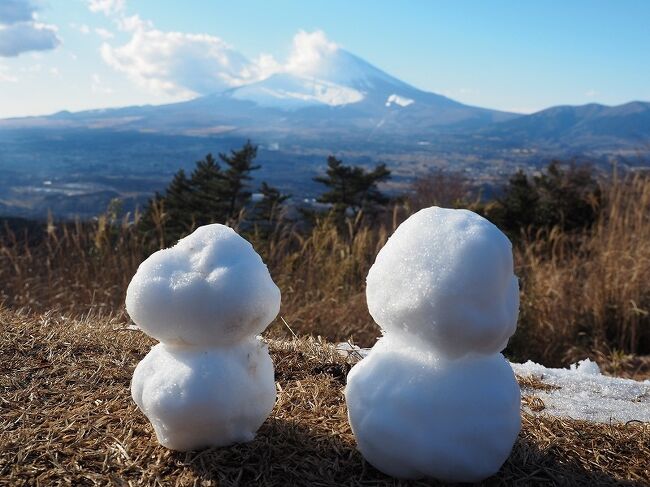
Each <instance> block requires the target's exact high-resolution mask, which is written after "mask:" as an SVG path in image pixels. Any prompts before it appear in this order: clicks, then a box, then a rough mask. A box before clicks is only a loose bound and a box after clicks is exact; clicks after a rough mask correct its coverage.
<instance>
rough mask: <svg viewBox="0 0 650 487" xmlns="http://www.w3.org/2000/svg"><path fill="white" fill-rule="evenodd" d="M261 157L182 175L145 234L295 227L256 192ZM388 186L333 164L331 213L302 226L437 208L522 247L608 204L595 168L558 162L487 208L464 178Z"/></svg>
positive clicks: (577, 225) (246, 154)
mask: <svg viewBox="0 0 650 487" xmlns="http://www.w3.org/2000/svg"><path fill="white" fill-rule="evenodd" d="M256 157H257V146H255V145H253V144H252V143H251V142H250V141H248V142H246V143H245V144H244V145H243V147H241V148H240V149H238V150H232V151H230V153H228V154H226V153H220V154H218V157H217V158H214V157H213V155H212V154H208V155H206V157H205V158H204V159H202V160H200V161H198V162H197V163H196V165H195V167H194V169H193V171H192V172H191V173H190V174H187V173H186V172H185V171H184V170H182V169H181V170H179V171H178V172H177V173H176V174H175V175H174V177H173V178H172V180H171V182H170V183H169V185H168V186H167V188H166V189H165V190H164V191H163V192H161V193H156V194H155V196H154V197H152V198H151V199H150V200H149V202H148V203H147V205H146V207H145V209H144V212H143V217H142V218H141V220H140V223H139V225H140V228H141V229H142V230H143V231H144V232H147V233H150V234H152V235H155V236H156V237H157V238H158V239H159V240H160V244H161V245H169V244H171V243H173V242H174V241H176V240H178V239H179V238H181V237H183V236H184V235H187V234H189V233H191V232H192V230H193V229H195V228H197V227H199V226H201V225H206V224H209V223H225V224H231V225H233V224H236V225H237V226H238V227H239V228H240V229H241V230H242V231H244V232H246V231H255V232H257V233H258V234H261V235H262V236H264V235H265V234H268V233H269V232H271V231H272V229H273V228H274V227H276V226H277V225H278V224H279V223H283V222H286V221H287V220H289V217H287V215H286V212H285V211H284V210H285V205H286V202H287V200H288V199H289V198H290V195H289V194H284V193H282V192H281V191H280V190H279V189H278V188H275V187H273V186H271V185H269V184H268V183H267V182H264V181H263V182H261V184H260V185H259V186H258V187H257V188H253V186H252V180H253V178H252V175H251V174H252V173H253V171H256V170H257V169H259V168H260V165H259V164H256V163H255V160H256ZM390 178H391V171H390V169H388V168H387V167H386V165H385V164H379V165H377V166H375V167H374V168H372V169H366V168H364V167H361V166H354V165H346V164H344V163H343V161H342V160H340V159H337V158H336V157H334V156H329V157H328V158H327V167H326V170H325V173H324V174H321V175H318V176H316V177H315V178H314V181H315V182H317V183H319V184H321V185H322V186H323V192H322V193H321V194H320V195H319V196H318V198H317V202H319V203H322V204H323V205H324V207H325V208H326V210H318V209H314V208H305V207H303V208H301V209H300V216H299V218H300V220H301V222H302V223H305V222H307V223H308V222H310V221H313V220H314V219H315V218H317V217H319V216H320V215H323V214H327V216H328V217H330V218H333V219H335V221H336V222H337V223H339V224H341V225H344V224H345V223H346V222H347V221H349V220H354V221H357V222H358V221H359V220H361V221H362V223H363V224H373V223H375V222H377V221H378V219H380V218H382V217H383V216H385V214H386V212H387V209H388V208H390V207H391V206H393V205H395V204H401V205H402V206H406V207H407V209H408V211H415V210H417V209H419V208H424V207H427V206H432V205H440V206H447V207H458V208H461V207H464V208H471V209H472V210H474V211H476V212H478V213H480V214H483V215H484V216H486V217H487V218H488V219H490V220H491V221H492V222H493V223H495V224H496V225H497V226H499V227H500V228H501V229H502V230H504V231H505V232H506V233H508V234H509V236H510V237H511V238H512V239H514V240H516V239H517V238H519V237H520V236H521V235H522V234H523V233H526V232H528V233H529V232H536V231H539V230H541V229H549V228H552V227H560V228H561V229H562V230H564V231H573V230H579V229H582V228H586V227H588V226H590V225H591V224H592V223H593V222H594V221H595V219H596V217H597V214H598V208H599V207H600V204H601V199H602V195H601V191H600V188H599V184H598V181H597V180H596V177H595V174H594V171H593V169H592V168H591V167H590V166H587V165H575V164H568V165H565V164H561V163H560V162H559V161H552V162H551V163H550V164H549V165H548V167H546V168H545V169H544V170H542V171H541V172H539V173H538V174H536V175H532V176H531V175H529V174H526V173H525V172H523V171H518V172H517V173H515V174H513V175H512V176H511V177H510V178H509V180H508V181H507V182H506V183H505V185H504V186H503V188H501V191H500V193H499V195H498V196H497V197H496V198H494V199H492V200H487V201H484V199H483V198H481V195H480V192H477V191H476V190H475V189H474V186H473V185H472V181H469V180H468V179H467V177H466V176H464V175H463V173H460V172H453V171H451V172H443V171H441V170H437V171H433V172H432V173H430V174H427V175H424V176H422V177H420V178H418V179H416V180H415V181H414V182H413V183H412V185H411V187H410V190H409V191H408V192H407V193H406V194H404V195H400V196H392V197H389V196H388V195H387V194H385V193H384V192H382V191H381V190H380V189H379V185H380V184H381V183H385V182H387V181H388V180H389V179H390ZM254 191H255V195H256V198H253V194H254Z"/></svg>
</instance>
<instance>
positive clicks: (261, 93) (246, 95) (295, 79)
mask: <svg viewBox="0 0 650 487" xmlns="http://www.w3.org/2000/svg"><path fill="white" fill-rule="evenodd" d="M232 96H233V98H237V99H241V100H249V101H253V102H255V103H257V104H258V105H260V106H266V107H275V108H284V109H297V108H302V107H305V106H309V105H319V104H324V105H329V106H340V105H347V104H350V103H357V102H359V101H361V100H363V98H364V95H363V93H361V92H360V91H358V90H355V89H354V88H350V87H347V86H344V85H341V84H337V83H332V82H330V81H326V80H320V79H316V78H308V77H300V76H292V75H288V74H277V75H273V76H271V77H270V78H267V79H265V80H263V81H260V82H257V83H253V84H250V85H247V86H242V87H241V88H238V89H237V90H235V91H234V92H233V95H232Z"/></svg>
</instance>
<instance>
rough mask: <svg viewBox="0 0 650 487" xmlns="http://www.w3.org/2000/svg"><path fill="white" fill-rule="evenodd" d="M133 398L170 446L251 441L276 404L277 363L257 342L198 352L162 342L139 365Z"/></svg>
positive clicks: (194, 447) (182, 448)
mask: <svg viewBox="0 0 650 487" xmlns="http://www.w3.org/2000/svg"><path fill="white" fill-rule="evenodd" d="M131 394H132V396H133V400H134V401H135V402H136V404H137V405H138V407H139V408H140V409H141V410H142V412H143V413H144V414H145V416H147V418H148V419H149V421H151V423H152V425H153V427H154V430H155V432H156V436H157V437H158V441H159V442H160V443H161V444H162V445H163V446H165V447H167V448H171V449H173V450H179V451H188V450H197V449H200V448H205V447H218V446H226V445H230V444H233V443H239V442H245V441H250V440H252V439H253V438H254V437H255V432H256V431H257V429H258V428H259V427H260V426H261V425H262V423H263V422H264V420H265V419H266V418H267V417H268V415H269V414H270V412H271V409H273V405H274V403H275V396H276V391H275V382H274V377H273V363H272V362H271V357H270V356H269V354H268V351H267V348H266V345H264V344H263V343H262V342H261V341H260V340H258V339H257V338H250V339H247V340H244V341H243V342H241V343H239V344H237V345H235V346H232V347H219V348H202V349H198V350H197V347H178V346H173V345H172V346H170V345H166V344H164V343H159V344H158V345H156V346H155V347H153V348H152V349H151V351H150V352H149V354H148V355H147V356H146V357H145V358H144V359H143V360H142V361H141V362H140V363H139V364H138V366H137V367H136V369H135V373H134V374H133V381H132V383H131Z"/></svg>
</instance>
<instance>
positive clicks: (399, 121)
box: [0, 49, 516, 137]
mask: <svg viewBox="0 0 650 487" xmlns="http://www.w3.org/2000/svg"><path fill="white" fill-rule="evenodd" d="M515 117H516V115H514V114H510V113H505V112H499V111H496V110H488V109H484V108H477V107H472V106H467V105H463V104H462V103H458V102H456V101H454V100H451V99H449V98H446V97H444V96H441V95H437V94H434V93H428V92H425V91H422V90H419V89H417V88H414V87H413V86H411V85H408V84H407V83H404V82H403V81H400V80H398V79H397V78H394V77H392V76H390V75H388V74H386V73H385V72H383V71H381V70H380V69H378V68H376V67H374V66H372V65H370V64H369V63H367V62H366V61H364V60H362V59H361V58H359V57H357V56H355V55H353V54H351V53H349V52H347V51H345V50H343V49H337V50H336V51H335V52H333V53H331V54H330V55H328V56H327V57H325V58H324V59H321V62H320V63H319V64H318V65H317V66H315V67H314V68H313V69H311V70H307V71H305V70H302V71H301V72H299V73H292V72H281V73H275V74H273V75H271V76H269V77H268V78H266V79H263V80H261V81H257V82H254V83H250V84H247V85H244V86H240V87H236V88H232V89H228V90H225V91H223V92H219V93H214V94H211V95H208V96H203V97H199V98H196V99H194V100H190V101H187V102H181V103H174V104H169V105H161V106H142V107H126V108H118V109H105V110H89V111H84V112H79V113H70V112H60V113H57V114H54V115H52V116H48V117H30V118H24V119H13V120H3V121H0V128H2V127H4V128H17V127H20V128H34V127H39V128H54V129H64V128H69V129H70V128H92V129H109V130H138V131H147V132H158V133H174V134H184V135H215V134H220V133H224V132H233V131H236V132H240V133H242V134H255V135H256V136H260V135H262V136H264V134H268V135H272V136H278V135H283V134H285V133H286V132H287V131H291V132H292V135H298V136H300V134H301V132H303V131H304V132H305V133H314V131H315V132H316V135H318V134H320V133H321V131H322V130H323V129H327V130H328V131H332V130H334V129H338V130H341V131H343V132H344V134H346V135H347V132H348V131H349V130H350V129H353V130H355V131H357V135H361V136H362V137H366V136H368V135H371V134H377V133H389V134H394V133H395V131H398V132H399V133H413V131H416V132H418V133H421V134H427V133H428V132H429V131H430V130H433V129H436V128H440V127H445V128H447V129H457V128H471V127H477V126H482V125H485V124H486V123H491V122H496V121H504V120H510V119H512V118H515ZM296 131H297V133H296Z"/></svg>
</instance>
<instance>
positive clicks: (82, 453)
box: [0, 309, 650, 486]
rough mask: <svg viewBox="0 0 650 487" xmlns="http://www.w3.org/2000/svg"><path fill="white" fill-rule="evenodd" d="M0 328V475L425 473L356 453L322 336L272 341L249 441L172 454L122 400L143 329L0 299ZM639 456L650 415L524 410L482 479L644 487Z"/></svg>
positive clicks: (81, 478) (282, 477) (143, 348)
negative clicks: (628, 418)
mask: <svg viewBox="0 0 650 487" xmlns="http://www.w3.org/2000/svg"><path fill="white" fill-rule="evenodd" d="M0 326H1V334H0V369H1V373H0V381H1V382H0V387H1V389H2V391H1V393H0V394H1V396H0V417H1V420H2V432H1V435H0V485H70V484H72V485H107V484H109V485H223V486H230V485H281V486H287V485H318V486H328V485H432V483H403V482H402V483H400V482H398V481H395V480H393V479H390V478H388V477H386V476H384V475H383V474H381V473H380V472H378V471H377V470H375V469H374V468H373V467H371V466H370V465H368V464H367V463H365V462H364V461H363V459H362V457H361V456H360V454H359V453H358V452H357V451H356V449H355V443H354V438H353V436H352V433H351V431H350V428H349V426H348V423H347V419H346V409H345V402H344V399H343V387H344V382H345V375H346V373H347V371H348V369H349V365H348V364H347V363H346V362H345V361H344V359H343V358H342V357H340V356H338V354H337V353H336V352H335V351H334V350H333V348H332V347H331V346H330V345H328V344H326V343H323V342H321V341H318V340H313V339H301V340H294V341H279V340H271V342H270V349H271V354H272V356H273V360H274V363H275V366H276V379H277V384H278V402H277V405H276V407H275V409H274V410H273V413H272V414H271V417H270V418H269V419H268V420H267V421H266V423H265V424H264V426H263V427H262V428H261V430H260V432H259V434H258V437H257V438H256V439H255V440H254V441H253V442H250V443H247V444H243V445H237V446H233V447H230V448H220V449H210V450H205V451H200V452H190V453H176V452H171V451H169V450H166V449H165V448H162V447H160V446H158V445H157V443H156V441H155V438H154V436H153V431H152V428H151V427H150V425H149V424H148V422H147V421H146V419H145V418H144V416H143V415H142V414H141V413H140V412H139V411H138V410H137V408H136V406H135V404H134V403H133V402H132V400H131V398H130V393H129V383H130V379H131V374H132V372H133V368H134V367H135V365H136V363H137V362H138V361H139V360H140V359H141V358H142V357H143V356H144V355H145V354H146V352H147V351H148V349H149V347H150V346H151V345H152V343H153V342H152V341H151V340H150V339H148V338H147V337H145V336H144V335H143V334H141V333H140V332H137V331H136V332H134V331H129V330H126V329H125V326H124V323H123V322H121V321H119V320H118V319H116V318H113V319H111V318H110V317H109V318H90V317H87V318H83V319H71V318H66V317H60V316H55V315H53V314H45V315H28V314H21V313H20V312H10V311H8V310H2V309H0ZM527 385H528V386H532V385H531V384H527ZM533 385H534V384H533ZM648 458H650V425H649V424H637V423H631V424H627V425H594V424H589V423H584V422H579V421H569V420H561V419H553V418H547V417H536V416H531V415H528V414H524V416H523V430H522V433H521V435H520V438H519V440H518V442H517V444H516V446H515V448H514V451H513V453H512V455H511V457H510V459H509V460H508V462H507V463H506V464H505V465H504V466H503V468H502V469H501V471H500V472H499V474H498V475H497V476H495V477H493V478H490V479H488V481H487V482H486V484H487V485H506V484H507V485H608V484H612V485H614V484H617V485H648V483H650V465H649V463H648ZM433 485H435V484H433Z"/></svg>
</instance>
